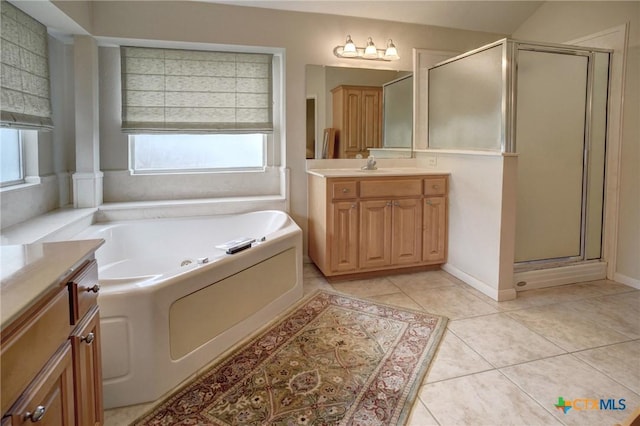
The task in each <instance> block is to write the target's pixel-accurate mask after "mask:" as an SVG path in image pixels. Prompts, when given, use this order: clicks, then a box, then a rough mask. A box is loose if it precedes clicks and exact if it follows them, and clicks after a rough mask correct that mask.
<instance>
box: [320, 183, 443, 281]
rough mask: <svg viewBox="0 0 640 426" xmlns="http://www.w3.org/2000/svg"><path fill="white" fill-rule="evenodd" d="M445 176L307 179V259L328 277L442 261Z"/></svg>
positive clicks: (434, 263) (433, 263)
mask: <svg viewBox="0 0 640 426" xmlns="http://www.w3.org/2000/svg"><path fill="white" fill-rule="evenodd" d="M447 181H448V177H447V175H433V176H432V175H428V176H402V177H388V178H382V177H379V176H376V177H375V178H324V177H322V176H317V175H309V206H310V207H309V216H310V217H309V256H310V257H311V259H312V260H313V261H314V263H316V265H317V266H318V267H319V268H320V270H321V271H322V272H323V274H324V275H326V276H338V275H347V274H355V273H359V272H368V271H379V270H388V269H397V268H405V267H413V266H422V265H437V264H442V263H444V262H445V261H446V251H447V242H446V237H447Z"/></svg>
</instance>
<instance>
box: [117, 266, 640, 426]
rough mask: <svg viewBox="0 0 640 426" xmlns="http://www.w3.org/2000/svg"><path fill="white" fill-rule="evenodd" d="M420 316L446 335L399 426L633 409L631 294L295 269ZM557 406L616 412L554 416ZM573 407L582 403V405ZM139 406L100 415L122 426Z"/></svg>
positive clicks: (636, 307)
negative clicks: (507, 295) (348, 277)
mask: <svg viewBox="0 0 640 426" xmlns="http://www.w3.org/2000/svg"><path fill="white" fill-rule="evenodd" d="M315 289H327V290H332V291H339V292H344V293H347V294H350V295H353V296H356V297H362V298H368V299H371V300H376V301H380V302H383V303H388V304H393V305H399V306H404V307H407V308H412V309H418V310H424V311H426V312H430V313H434V314H440V315H445V316H447V317H448V318H449V324H448V330H447V332H446V334H445V336H444V339H443V340H442V342H441V344H440V347H439V350H438V353H437V354H436V357H435V359H434V361H433V362H432V365H431V368H430V371H429V374H428V376H427V377H426V379H425V381H424V383H423V385H422V388H421V389H420V392H419V399H418V400H417V401H416V402H415V404H414V407H413V412H412V415H411V418H410V421H409V424H410V425H412V426H428V425H447V426H448V425H454V426H457V425H483V426H484V425H492V426H495V425H527V426H529V425H557V424H566V425H614V424H615V423H617V422H621V421H623V420H625V419H626V418H627V417H628V416H629V415H630V414H631V412H632V411H633V410H634V409H635V408H636V407H640V290H636V289H634V288H631V287H628V286H625V285H622V284H619V283H615V282H613V281H594V282H590V283H582V284H573V285H566V286H562V287H554V288H547V289H541V290H530V291H526V292H521V293H519V294H518V298H517V299H515V300H512V301H508V302H496V301H494V300H492V299H491V298H489V297H487V296H485V295H484V294H482V293H480V292H478V291H476V290H475V289H473V288H472V287H470V286H468V285H466V284H464V283H463V282H462V281H459V280H457V279H456V278H454V277H453V276H451V275H449V274H447V273H446V272H444V271H429V272H420V273H412V274H404V275H396V276H389V277H385V278H375V279H369V280H359V281H349V282H342V283H334V284H329V283H327V281H326V280H325V279H324V278H323V276H322V275H321V274H320V272H319V271H318V270H317V269H316V268H315V267H314V266H313V265H305V269H304V290H305V294H308V293H310V292H312V291H314V290H315ZM558 397H563V398H564V399H565V400H575V399H585V398H586V399H596V400H600V399H605V400H608V399H612V400H615V402H616V404H615V407H616V408H622V405H620V403H619V400H621V399H624V404H625V406H626V409H624V410H578V409H577V408H578V407H581V405H578V406H577V407H575V408H573V409H570V410H569V411H568V412H567V413H566V414H565V413H563V412H562V411H560V410H558V409H556V408H555V406H554V404H556V403H557V401H558ZM581 404H584V402H582V403H581ZM149 407H150V405H149V404H145V405H138V406H133V407H125V408H122V409H116V410H109V411H107V412H106V413H105V422H106V425H118V426H120V425H124V424H128V423H129V422H130V421H131V420H133V419H135V418H136V417H137V416H138V415H140V414H142V413H143V412H145V411H146V410H147V409H148V408H149Z"/></svg>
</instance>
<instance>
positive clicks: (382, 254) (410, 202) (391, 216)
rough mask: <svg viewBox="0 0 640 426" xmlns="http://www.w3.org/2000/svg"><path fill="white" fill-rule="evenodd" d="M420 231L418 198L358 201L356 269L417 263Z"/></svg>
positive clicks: (419, 248) (420, 244)
mask: <svg viewBox="0 0 640 426" xmlns="http://www.w3.org/2000/svg"><path fill="white" fill-rule="evenodd" d="M421 229H422V204H421V200H420V199H419V198H409V199H400V200H365V201H360V247H359V248H360V258H359V260H360V263H359V266H360V268H375V267H381V266H391V265H403V264H414V263H418V262H420V260H421V246H422V233H421Z"/></svg>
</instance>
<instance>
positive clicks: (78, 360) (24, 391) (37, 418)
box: [0, 240, 104, 426]
mask: <svg viewBox="0 0 640 426" xmlns="http://www.w3.org/2000/svg"><path fill="white" fill-rule="evenodd" d="M102 243H103V241H102V240H86V241H82V242H61V243H45V244H43V245H38V246H35V247H29V246H24V247H25V248H24V249H23V248H22V246H15V248H19V249H20V250H17V251H16V252H20V253H25V254H24V255H23V258H25V259H33V260H32V261H31V260H29V261H28V262H27V265H25V268H24V269H25V272H23V273H17V274H14V275H13V276H11V277H8V278H6V279H5V276H4V275H3V280H2V295H1V296H2V297H3V298H6V300H10V301H11V302H12V305H11V306H10V309H7V310H10V311H11V312H9V314H7V316H6V317H5V315H4V312H3V316H2V348H1V359H0V362H1V365H2V382H1V384H2V389H1V390H2V392H1V401H2V402H1V407H2V425H3V426H4V425H21V424H31V423H35V422H38V423H41V424H45V425H48V424H51V425H69V426H71V425H75V426H96V425H101V424H102V423H103V417H104V414H103V407H102V374H101V369H102V366H101V359H100V316H99V310H98V305H97V295H98V291H99V285H98V268H97V264H96V261H95V260H94V252H95V250H96V249H97V248H98V247H99V246H100V245H101V244H102ZM9 247H11V248H13V247H14V246H9ZM31 249H33V250H31ZM7 250H11V249H7ZM31 252H33V253H35V255H31V254H30V253H31ZM8 257H11V256H10V255H8ZM4 260H5V259H3V265H2V266H3V267H9V265H5V263H4ZM65 262H69V263H65ZM65 265H66V266H65ZM58 271H64V272H63V273H62V274H60V273H59V272H58ZM49 277H51V279H53V281H51V282H48V283H47V282H46V281H47V279H49ZM43 281H44V283H43ZM38 289H41V290H38ZM21 290H22V291H21ZM25 290H26V291H25ZM4 307H5V305H3V308H4Z"/></svg>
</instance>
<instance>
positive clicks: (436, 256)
mask: <svg viewBox="0 0 640 426" xmlns="http://www.w3.org/2000/svg"><path fill="white" fill-rule="evenodd" d="M446 206H447V204H446V198H445V197H428V198H425V204H424V214H423V224H422V225H423V228H424V231H423V241H422V260H423V261H424V262H434V263H435V262H444V261H445V260H446V249H447V247H446V238H447V210H446V209H447V207H446Z"/></svg>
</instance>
